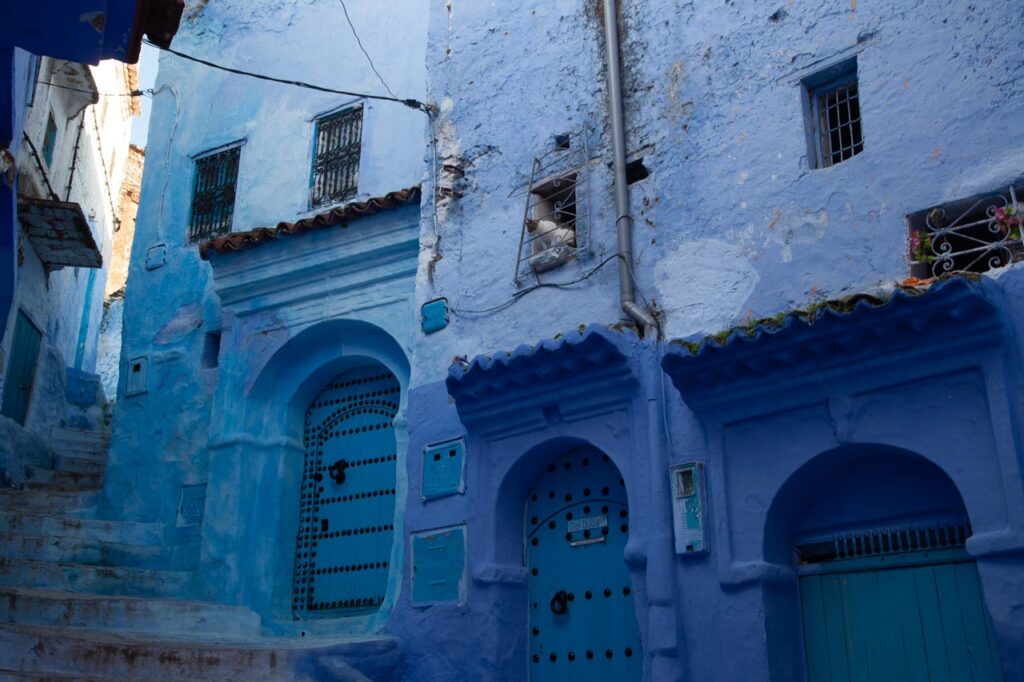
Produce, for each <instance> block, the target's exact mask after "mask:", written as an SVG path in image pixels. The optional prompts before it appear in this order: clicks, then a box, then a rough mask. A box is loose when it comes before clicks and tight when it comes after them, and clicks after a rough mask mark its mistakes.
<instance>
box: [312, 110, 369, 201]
mask: <svg viewBox="0 0 1024 682" xmlns="http://www.w3.org/2000/svg"><path fill="white" fill-rule="evenodd" d="M362 135H363V107H362V106H361V105H360V106H355V107H349V108H347V109H343V110H341V111H338V112H335V113H332V114H328V115H326V116H322V117H320V118H318V119H317V121H316V129H315V132H314V136H315V144H314V148H313V173H312V175H313V177H312V186H311V188H310V207H311V208H318V207H321V206H327V205H329V204H336V203H340V202H343V201H347V200H348V199H351V198H352V197H354V196H355V195H356V194H357V193H358V191H359V158H360V152H361V148H362V141H363V140H362Z"/></svg>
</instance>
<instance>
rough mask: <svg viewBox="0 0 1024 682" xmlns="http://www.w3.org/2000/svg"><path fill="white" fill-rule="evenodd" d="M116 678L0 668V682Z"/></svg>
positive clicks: (82, 681)
mask: <svg viewBox="0 0 1024 682" xmlns="http://www.w3.org/2000/svg"><path fill="white" fill-rule="evenodd" d="M116 679H117V678H115V677H96V676H95V675H90V676H88V677H82V676H81V675H57V674H54V673H47V674H46V675H39V674H38V673H19V672H14V671H9V672H4V671H3V670H0V682H111V681H112V680H116Z"/></svg>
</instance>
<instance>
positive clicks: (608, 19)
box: [604, 0, 657, 329]
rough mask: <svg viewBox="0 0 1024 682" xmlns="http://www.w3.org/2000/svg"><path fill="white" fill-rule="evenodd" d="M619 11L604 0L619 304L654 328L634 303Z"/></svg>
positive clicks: (636, 318)
mask: <svg viewBox="0 0 1024 682" xmlns="http://www.w3.org/2000/svg"><path fill="white" fill-rule="evenodd" d="M618 22H619V8H618V3H617V2H616V0H604V37H605V40H604V42H605V50H606V51H607V58H608V110H609V113H610V114H611V128H612V155H613V157H614V159H613V160H614V170H615V214H616V216H617V217H616V219H615V230H616V232H617V234H618V240H619V304H620V305H621V306H622V310H623V311H625V313H626V314H627V315H629V318H630V319H631V320H633V321H634V322H636V323H637V324H639V325H641V326H642V327H643V328H644V329H652V328H655V327H657V323H656V322H655V321H654V318H653V317H651V315H650V314H649V313H648V312H647V311H646V310H644V309H643V308H642V307H641V306H640V305H638V304H637V302H636V289H635V286H634V282H633V272H632V266H633V216H632V215H630V212H629V189H628V187H627V185H626V130H625V126H624V124H623V117H622V75H621V68H620V66H619V24H618Z"/></svg>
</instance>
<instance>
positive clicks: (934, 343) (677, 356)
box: [662, 277, 1001, 416]
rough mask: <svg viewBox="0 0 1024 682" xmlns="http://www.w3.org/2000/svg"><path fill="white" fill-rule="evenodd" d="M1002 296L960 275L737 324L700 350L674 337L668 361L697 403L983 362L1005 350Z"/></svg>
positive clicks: (705, 405) (690, 401)
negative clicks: (854, 376) (880, 298)
mask: <svg viewBox="0 0 1024 682" xmlns="http://www.w3.org/2000/svg"><path fill="white" fill-rule="evenodd" d="M993 298H994V296H993V295H990V294H989V293H988V292H987V287H986V285H985V282H984V281H980V282H979V281H972V280H970V279H967V278H962V277H957V278H953V279H949V280H944V281H940V282H937V283H936V284H933V285H932V286H931V288H930V289H928V290H927V291H925V292H924V293H917V294H912V293H910V292H907V291H903V290H897V291H896V292H895V293H894V294H893V295H892V297H891V298H890V299H889V300H888V301H886V302H884V303H881V304H875V303H871V302H869V301H867V300H863V299H862V300H859V301H858V302H857V303H856V304H855V305H854V306H853V307H852V309H850V310H849V311H846V312H841V311H837V310H834V309H832V308H828V307H826V308H824V309H822V310H821V311H820V312H818V313H817V315H815V316H813V317H812V318H811V321H808V320H807V319H805V318H803V317H798V316H797V315H789V316H787V317H786V318H784V319H783V320H782V321H781V323H779V325H778V326H777V327H776V328H766V327H763V326H761V327H757V328H755V329H753V330H752V331H748V330H746V329H737V330H735V331H733V332H732V333H731V334H730V335H729V336H728V337H727V338H725V339H724V340H723V341H720V342H719V341H716V340H714V339H707V340H705V341H704V342H703V343H701V344H700V346H699V347H697V348H696V349H695V350H691V348H692V346H691V347H690V348H688V347H686V346H682V345H678V344H670V345H669V347H668V350H667V351H666V352H665V355H664V357H663V358H662V368H663V369H664V370H665V372H666V373H668V375H669V376H670V377H671V378H672V383H673V385H675V387H676V389H677V390H678V391H679V392H680V394H682V396H683V399H684V400H685V401H686V403H687V405H688V406H689V407H690V408H691V409H694V410H697V411H703V410H707V409H711V408H713V407H715V406H719V405H722V404H724V403H735V402H737V401H738V400H741V399H742V400H745V401H746V400H751V399H752V398H753V397H754V396H757V395H760V396H764V395H766V394H772V393H778V392H779V391H781V390H784V389H785V390H789V389H790V388H791V387H792V386H793V385H795V384H798V383H800V382H809V381H821V380H823V379H825V378H831V377H833V376H839V375H843V374H850V373H858V374H863V373H864V372H865V371H867V370H869V369H870V368H871V367H872V366H873V365H875V364H883V363H893V362H897V363H901V364H908V363H910V362H913V363H917V364H920V365H922V366H924V367H928V366H933V367H935V368H936V371H945V370H942V369H941V367H944V366H946V365H948V362H946V360H947V359H948V358H950V357H952V356H954V355H955V354H956V353H957V352H960V351H963V350H965V349H966V350H969V351H970V352H969V353H965V360H969V361H970V362H971V363H973V364H977V363H978V358H979V355H983V354H985V353H987V352H991V351H996V352H998V351H999V349H1000V346H1001V344H1000V330H1001V319H1000V315H999V310H998V307H997V305H996V303H995V302H994V301H993ZM929 358H930V359H929ZM833 416H836V415H833Z"/></svg>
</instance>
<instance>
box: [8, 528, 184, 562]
mask: <svg viewBox="0 0 1024 682" xmlns="http://www.w3.org/2000/svg"><path fill="white" fill-rule="evenodd" d="M163 556H164V548H163V547H162V546H161V545H132V544H124V543H112V542H100V541H98V540H93V539H90V538H82V537H60V536H31V535H22V534H20V533H14V534H12V533H0V557H18V558H22V559H35V560H37V561H54V562H58V563H67V564H89V565H92V566H104V565H115V566H117V565H122V564H123V565H129V566H151V565H158V564H159V562H160V559H161V558H163Z"/></svg>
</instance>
